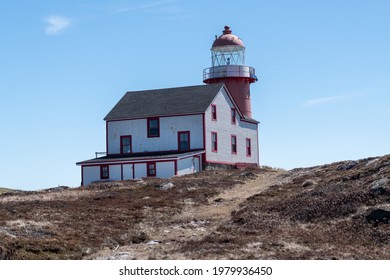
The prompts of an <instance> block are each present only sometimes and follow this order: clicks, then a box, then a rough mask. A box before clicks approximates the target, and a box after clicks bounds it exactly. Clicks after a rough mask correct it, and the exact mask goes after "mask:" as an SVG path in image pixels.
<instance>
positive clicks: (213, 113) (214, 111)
mask: <svg viewBox="0 0 390 280" xmlns="http://www.w3.org/2000/svg"><path fill="white" fill-rule="evenodd" d="M211 120H212V121H217V105H211Z"/></svg>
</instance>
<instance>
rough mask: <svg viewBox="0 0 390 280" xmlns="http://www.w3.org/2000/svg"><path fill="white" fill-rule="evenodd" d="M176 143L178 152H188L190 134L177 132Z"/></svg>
mask: <svg viewBox="0 0 390 280" xmlns="http://www.w3.org/2000/svg"><path fill="white" fill-rule="evenodd" d="M177 142H178V150H179V151H189V150H190V149H191V147H190V132H189V131H178V132H177Z"/></svg>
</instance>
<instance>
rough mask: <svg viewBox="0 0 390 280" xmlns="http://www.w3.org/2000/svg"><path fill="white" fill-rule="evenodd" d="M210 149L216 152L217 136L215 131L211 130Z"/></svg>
mask: <svg viewBox="0 0 390 280" xmlns="http://www.w3.org/2000/svg"><path fill="white" fill-rule="evenodd" d="M211 151H212V152H218V136H217V133H216V132H211Z"/></svg>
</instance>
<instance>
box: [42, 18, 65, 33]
mask: <svg viewBox="0 0 390 280" xmlns="http://www.w3.org/2000/svg"><path fill="white" fill-rule="evenodd" d="M44 22H45V23H46V27H45V33H46V34H47V35H55V34H58V33H59V32H61V31H63V30H64V29H65V28H68V27H69V26H70V25H71V23H72V21H71V20H70V19H69V18H67V17H63V16H55V15H50V16H47V17H46V18H45V19H44Z"/></svg>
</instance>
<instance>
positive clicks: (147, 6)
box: [115, 0, 176, 13]
mask: <svg viewBox="0 0 390 280" xmlns="http://www.w3.org/2000/svg"><path fill="white" fill-rule="evenodd" d="M172 2H176V0H162V1H154V2H150V3H145V4H141V5H134V6H130V7H120V8H116V9H115V12H116V13H126V12H132V11H140V10H147V9H151V8H154V7H157V6H163V5H166V4H170V3H172Z"/></svg>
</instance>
